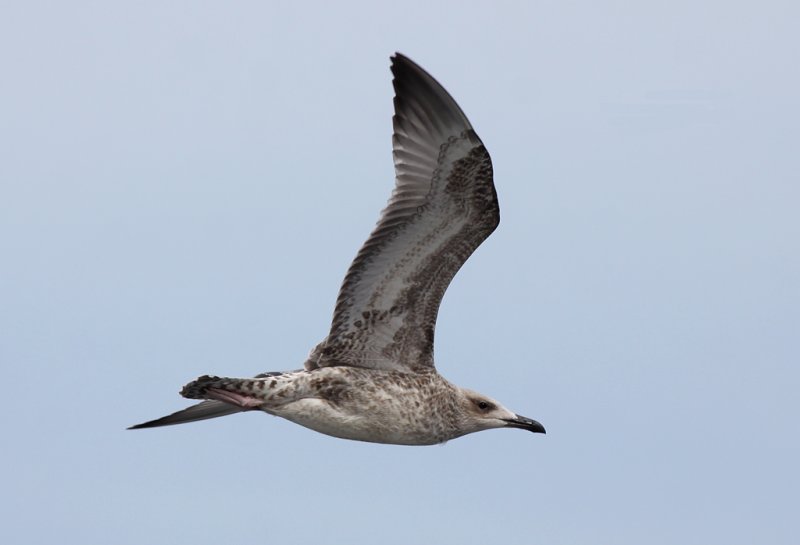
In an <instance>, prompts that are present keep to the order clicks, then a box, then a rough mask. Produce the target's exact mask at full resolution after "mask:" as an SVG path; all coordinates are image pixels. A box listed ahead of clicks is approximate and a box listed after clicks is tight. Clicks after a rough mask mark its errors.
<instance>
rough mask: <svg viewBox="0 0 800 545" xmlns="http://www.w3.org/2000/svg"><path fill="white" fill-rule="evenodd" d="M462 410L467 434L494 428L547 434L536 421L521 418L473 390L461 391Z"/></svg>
mask: <svg viewBox="0 0 800 545" xmlns="http://www.w3.org/2000/svg"><path fill="white" fill-rule="evenodd" d="M459 397H460V403H459V404H460V408H461V411H460V412H461V414H462V417H463V418H464V422H463V423H462V425H463V426H464V429H465V430H466V433H473V432H476V431H482V430H490V429H493V428H520V429H523V430H528V431H532V432H534V433H545V430H544V426H542V425H541V424H540V423H539V422H537V421H536V420H532V419H530V418H527V417H525V416H520V415H518V414H516V413H513V412H511V411H509V410H508V409H506V408H505V407H503V406H502V405H501V404H500V403H498V402H497V401H495V400H494V399H492V398H490V397H487V396H485V395H483V394H479V393H477V392H473V391H472V390H467V389H464V388H462V389H461V396H459Z"/></svg>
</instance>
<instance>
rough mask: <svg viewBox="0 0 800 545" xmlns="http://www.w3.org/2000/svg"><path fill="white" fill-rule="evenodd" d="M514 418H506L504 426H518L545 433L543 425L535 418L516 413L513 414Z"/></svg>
mask: <svg viewBox="0 0 800 545" xmlns="http://www.w3.org/2000/svg"><path fill="white" fill-rule="evenodd" d="M514 416H515V417H516V418H509V419H508V420H506V422H507V423H506V427H508V428H520V429H523V430H528V431H532V432H533V433H547V432H546V431H544V426H542V425H541V424H539V423H538V422H537V421H536V420H531V419H530V418H526V417H524V416H520V415H518V414H516V415H514Z"/></svg>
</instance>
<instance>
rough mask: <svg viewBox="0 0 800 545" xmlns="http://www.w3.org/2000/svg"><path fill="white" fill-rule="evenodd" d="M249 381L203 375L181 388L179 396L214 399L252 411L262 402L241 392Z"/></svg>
mask: <svg viewBox="0 0 800 545" xmlns="http://www.w3.org/2000/svg"><path fill="white" fill-rule="evenodd" d="M252 382H253V381H252V380H250V379H236V378H221V377H212V376H208V375H204V376H202V377H200V378H198V379H196V380H193V381H192V382H190V383H189V384H187V385H186V386H184V387H183V389H182V390H181V395H182V396H183V397H186V398H188V399H215V400H217V401H224V402H225V403H229V404H231V405H236V406H237V407H242V408H244V409H254V408H256V407H260V406H261V405H263V404H264V400H263V399H260V398H258V397H256V396H255V395H253V394H250V393H246V392H244V391H242V390H243V389H246V388H243V386H246V384H248V383H252Z"/></svg>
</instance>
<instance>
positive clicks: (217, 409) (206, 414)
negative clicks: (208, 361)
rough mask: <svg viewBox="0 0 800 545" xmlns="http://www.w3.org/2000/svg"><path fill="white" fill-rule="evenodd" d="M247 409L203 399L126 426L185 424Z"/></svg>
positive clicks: (152, 426)
mask: <svg viewBox="0 0 800 545" xmlns="http://www.w3.org/2000/svg"><path fill="white" fill-rule="evenodd" d="M246 410H247V409H245V408H242V407H237V406H235V405H231V404H229V403H225V402H224V401H215V400H209V401H203V402H202V403H198V404H197V405H192V406H191V407H187V408H186V409H183V410H182V411H178V412H176V413H172V414H171V415H168V416H163V417H161V418H157V419H155V420H151V421H149V422H144V423H142V424H136V425H135V426H131V427H130V428H128V429H129V430H138V429H142V428H158V427H160V426H172V425H174V424H186V423H187V422H197V421H198V420H206V419H209V418H217V417H218V416H226V415H229V414H235V413H240V412H242V411H246Z"/></svg>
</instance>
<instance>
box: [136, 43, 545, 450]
mask: <svg viewBox="0 0 800 545" xmlns="http://www.w3.org/2000/svg"><path fill="white" fill-rule="evenodd" d="M391 61H392V64H391V70H392V74H393V75H394V79H393V81H392V83H393V85H394V90H395V97H394V110H395V115H394V117H393V129H394V134H393V136H392V155H393V158H394V167H395V175H396V180H395V187H394V190H393V192H392V194H391V198H390V199H389V203H388V205H387V206H386V208H385V209H384V210H383V212H382V213H381V215H380V218H379V220H378V224H377V225H376V227H375V228H374V230H373V231H372V233H371V234H370V236H369V238H368V239H367V241H366V242H365V243H364V245H363V246H362V247H361V249H360V250H359V252H358V254H357V255H356V258H355V260H354V261H353V263H352V264H351V265H350V269H349V270H348V271H347V274H346V275H345V278H344V282H343V283H342V287H341V289H340V291H339V296H338V298H337V300H336V307H335V309H334V312H333V321H332V324H331V329H330V333H328V336H327V337H326V338H325V339H324V340H323V341H322V342H321V343H319V344H318V345H317V346H316V347H315V348H314V349H313V350H312V351H311V353H310V354H309V356H308V359H307V360H306V362H305V364H304V366H303V369H301V370H297V371H289V372H270V373H263V374H261V375H257V376H255V377H254V378H224V377H216V376H208V375H205V376H201V377H200V378H198V379H196V380H194V381H192V382H190V383H189V384H187V385H186V386H184V387H183V390H182V391H181V395H183V396H184V397H186V398H188V399H202V400H204V401H202V402H201V403H199V404H196V405H194V406H191V407H188V408H186V409H184V410H182V411H178V412H176V413H173V414H171V415H169V416H165V417H163V418H159V419H157V420H152V421H150V422H145V423H143V424H138V425H136V426H132V427H131V428H129V429H138V428H154V427H159V426H168V425H172V424H182V423H186V422H194V421H197V420H204V419H207V418H215V417H218V416H224V415H229V414H233V413H239V412H243V411H254V410H256V411H263V412H265V413H268V414H271V415H274V416H280V417H282V418H285V419H287V420H290V421H292V422H295V423H297V424H300V425H301V426H305V427H307V428H310V429H312V430H315V431H317V432H320V433H324V434H327V435H331V436H334V437H340V438H343V439H352V440H356V441H368V442H373V443H388V444H397V445H433V444H438V443H444V442H446V441H448V440H450V439H454V438H456V437H461V436H463V435H466V434H469V433H474V432H477V431H482V430H488V429H493V428H519V429H523V430H528V431H532V432H537V433H545V429H544V427H543V426H542V425H541V424H540V423H539V422H537V421H535V420H532V419H530V418H526V417H524V416H520V415H518V414H516V413H514V412H512V411H510V410H508V409H506V408H505V407H504V406H503V405H501V404H500V403H499V402H497V401H495V400H494V399H492V398H490V397H487V396H485V395H483V394H479V393H477V392H475V391H472V390H468V389H466V388H460V387H458V386H456V385H454V384H451V383H450V382H448V381H447V380H445V379H444V378H443V377H442V376H441V375H440V374H439V373H438V372H437V371H436V369H435V367H434V363H433V337H434V329H435V326H436V316H437V313H438V311H439V304H440V303H441V301H442V297H443V296H444V292H445V290H446V289H447V286H448V285H449V284H450V281H451V280H452V279H453V277H454V276H455V274H456V272H457V271H458V270H459V269H460V268H461V266H462V265H463V264H464V262H465V261H466V260H467V258H469V256H470V255H472V253H473V252H474V251H475V249H476V248H477V247H478V246H479V245H480V244H481V243H482V242H483V241H484V240H486V238H487V237H488V236H489V235H490V234H491V233H492V232H493V231H494V230H495V228H496V227H497V225H498V223H499V222H500V211H499V207H498V203H497V193H496V192H495V188H494V182H493V176H492V162H491V159H490V158H489V153H488V152H487V151H486V148H485V147H484V145H483V143H482V142H481V140H480V138H478V135H477V134H476V133H475V131H474V130H473V128H472V125H471V124H470V122H469V121H468V120H467V118H466V116H465V115H464V112H462V111H461V108H460V107H459V106H458V104H456V102H455V100H453V98H452V97H451V96H450V94H449V93H448V92H447V91H445V89H444V87H442V86H441V85H440V84H439V83H438V82H437V81H436V80H435V79H434V78H433V77H432V76H431V75H430V74H428V73H427V72H426V71H425V70H423V69H422V68H421V67H420V66H418V65H417V64H416V63H414V62H413V61H412V60H410V59H409V58H408V57H405V56H404V55H402V54H400V53H396V54H395V55H394V56H392V57H391Z"/></svg>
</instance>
